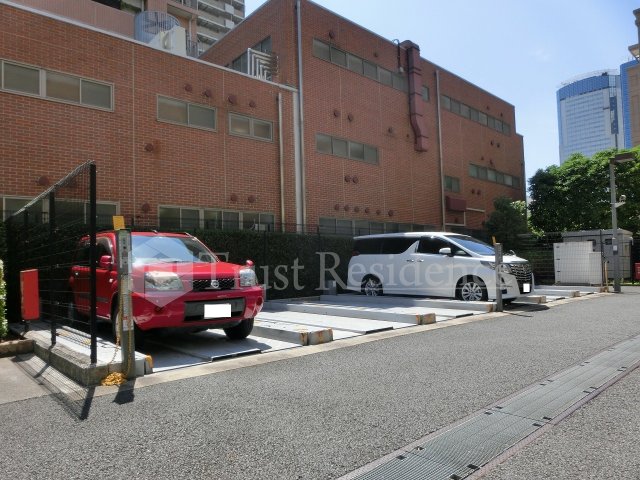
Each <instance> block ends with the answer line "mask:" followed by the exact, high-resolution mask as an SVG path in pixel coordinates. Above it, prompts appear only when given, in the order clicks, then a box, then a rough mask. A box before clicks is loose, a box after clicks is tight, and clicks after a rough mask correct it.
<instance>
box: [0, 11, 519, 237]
mask: <svg viewBox="0 0 640 480" xmlns="http://www.w3.org/2000/svg"><path fill="white" fill-rule="evenodd" d="M30 1H31V2H33V0H30ZM168 3H171V2H168ZM0 12H1V13H2V18H3V19H5V22H3V23H4V24H5V30H4V32H3V36H2V37H1V38H2V40H1V42H0V60H1V62H2V78H3V83H2V84H1V88H0V112H1V114H2V118H3V119H4V121H3V123H2V126H0V129H2V135H0V152H1V153H2V158H3V162H2V164H0V178H2V180H1V181H0V197H1V198H2V202H3V204H2V208H3V209H4V210H5V211H13V210H15V209H16V208H18V207H19V206H21V205H22V204H24V203H25V202H26V201H27V200H28V199H29V198H32V197H34V196H35V195H37V194H38V193H39V192H40V191H42V190H43V187H44V186H45V185H47V184H50V183H51V182H54V181H56V180H58V179H59V178H61V177H62V176H64V175H65V174H66V173H67V172H69V171H71V170H72V169H73V168H74V167H75V166H77V165H78V164H80V163H82V162H84V161H86V160H94V161H95V162H96V164H97V167H98V199H99V203H100V205H99V212H101V213H103V214H105V215H107V214H112V213H120V214H123V215H125V216H126V217H127V219H130V220H129V221H130V222H131V221H132V222H135V223H137V224H156V225H160V227H180V228H190V227H193V226H197V225H200V226H208V227H222V228H250V227H255V225H263V226H264V228H276V229H277V228H280V225H282V224H288V225H294V224H297V225H301V224H303V225H305V226H307V227H310V228H315V226H317V225H319V226H320V227H321V229H322V230H323V231H326V232H339V233H347V234H351V233H368V232H380V231H398V230H410V229H424V228H429V229H431V228H435V229H441V228H443V226H444V227H445V228H446V229H457V228H466V229H480V228H482V224H483V221H484V220H486V218H487V216H488V214H489V213H490V212H491V210H492V205H493V200H494V198H496V197H497V196H501V195H506V196H509V197H511V198H514V199H524V191H525V178H524V156H523V146H522V137H521V136H520V135H518V134H517V133H516V128H515V112H514V107H513V106H512V105H510V104H508V103H507V102H505V101H503V100H501V99H499V98H497V97H495V96H494V95H491V94H490V93H488V92H486V91H484V90H482V89H479V88H478V87H476V86H474V85H473V84H471V83H469V82H468V81H466V80H464V79H462V78H460V77H457V76H456V75H454V74H452V73H451V72H448V71H446V70H444V69H442V68H441V67H439V66H437V65H434V64H432V63H430V62H429V61H427V60H425V59H423V58H421V57H420V53H419V47H418V46H417V45H415V44H413V43H412V42H410V41H405V42H391V41H388V40H386V39H383V38H381V37H379V36H377V35H375V34H374V33H372V32H370V31H368V30H366V29H364V28H362V27H359V26H358V25H356V24H354V23H352V22H350V21H348V20H346V19H344V18H342V17H339V16H337V15H335V14H334V13H332V12H330V11H328V10H326V9H324V8H322V7H320V6H319V5H317V4H314V3H312V2H310V1H307V0H301V1H299V2H297V1H295V0H271V1H269V2H267V3H266V4H264V5H263V6H262V7H261V8H260V9H259V10H257V11H256V12H254V14H252V15H251V16H249V17H248V18H246V19H245V21H244V22H242V23H241V24H240V25H239V26H238V27H237V28H235V29H234V30H232V31H231V32H229V33H228V34H227V35H226V36H225V37H223V38H222V39H221V40H219V41H218V42H217V43H216V44H215V45H214V46H213V47H212V48H211V49H209V50H208V51H207V52H205V53H204V54H203V55H202V56H201V57H200V58H199V59H195V58H190V57H187V56H182V55H176V54H173V53H169V52H166V51H163V50H162V49H158V48H153V47H152V46H150V45H146V44H144V43H142V42H139V41H135V40H133V39H132V38H129V37H127V36H126V35H122V34H118V33H113V32H112V31H106V30H104V29H101V28H98V27H100V25H97V26H89V25H87V24H86V23H81V22H79V21H77V20H70V19H69V18H66V17H64V16H57V15H53V14H51V13H47V12H45V11H43V10H36V9H32V8H27V7H25V6H24V5H18V4H17V3H10V2H6V1H4V0H2V1H0ZM27 30H28V31H30V35H29V37H28V38H27V37H25V36H24V32H25V31H27ZM25 45H27V48H25ZM248 49H251V50H248ZM236 70H240V72H238V71H236ZM43 210H46V205H43Z"/></svg>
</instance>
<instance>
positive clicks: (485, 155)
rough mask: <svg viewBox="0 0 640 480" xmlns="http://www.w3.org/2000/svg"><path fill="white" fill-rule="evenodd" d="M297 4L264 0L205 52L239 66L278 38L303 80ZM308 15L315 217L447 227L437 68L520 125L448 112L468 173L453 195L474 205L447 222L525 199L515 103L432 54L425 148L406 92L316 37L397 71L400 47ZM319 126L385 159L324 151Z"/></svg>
mask: <svg viewBox="0 0 640 480" xmlns="http://www.w3.org/2000/svg"><path fill="white" fill-rule="evenodd" d="M295 3H296V2H295V1H293V0H272V1H271V2H269V3H267V4H265V5H263V6H262V7H261V8H260V9H259V10H257V11H256V12H255V13H254V14H252V15H251V16H250V17H248V18H247V19H245V21H244V22H243V24H242V25H241V27H240V28H237V29H235V30H234V31H232V32H230V33H229V34H228V35H227V36H225V37H224V38H223V39H222V40H220V41H219V42H218V43H217V44H216V45H215V46H214V47H213V48H211V49H210V50H209V51H208V52H207V53H205V55H204V56H203V58H205V59H207V60H210V61H212V62H216V63H221V64H230V63H231V61H232V60H233V59H234V58H236V57H238V56H239V55H241V54H242V53H243V52H244V51H245V50H246V48H247V47H249V46H251V45H254V44H256V43H257V42H259V41H261V40H263V39H264V38H266V37H268V36H271V39H272V44H273V51H274V53H276V54H277V55H278V58H279V62H278V63H279V73H278V76H277V77H276V78H275V79H276V80H277V81H279V82H283V83H288V84H293V85H297V64H296V62H297V60H296V57H297V51H296V49H297V39H296V33H297V29H296V18H295V15H296V11H295ZM301 15H302V55H303V90H304V115H305V124H304V133H305V137H304V144H305V166H306V173H307V176H306V178H307V182H306V191H307V201H306V204H307V221H308V222H316V221H318V219H320V218H327V217H328V218H336V219H344V220H352V221H354V222H356V221H361V222H367V221H368V222H383V223H402V224H407V225H411V224H416V225H422V226H432V227H437V228H439V227H440V226H441V225H442V199H441V194H440V189H441V187H440V175H439V162H440V154H439V143H438V114H437V113H438V110H437V98H438V95H437V92H436V82H435V73H436V70H438V71H439V75H440V83H441V93H442V94H443V95H448V96H450V97H452V98H455V99H457V100H459V101H461V102H464V103H465V104H466V105H469V106H473V107H474V108H477V109H478V110H481V111H483V112H487V113H488V114H492V115H493V116H495V117H496V118H500V119H502V120H503V121H505V122H507V123H509V124H510V126H511V132H510V134H509V135H504V134H502V133H498V132H496V131H495V130H492V129H490V128H488V127H487V126H484V125H481V124H479V123H477V122H474V121H472V120H469V119H468V118H464V117H462V116H460V115H457V114H454V113H451V112H449V111H442V115H441V120H442V132H443V133H442V154H443V164H444V173H445V175H450V176H455V177H456V178H458V179H459V181H460V192H447V193H446V195H448V196H451V197H453V198H458V199H464V200H466V203H467V207H468V208H469V210H467V209H465V210H464V211H449V212H447V213H446V222H447V223H448V224H457V225H464V226H466V227H468V228H474V229H476V228H482V222H483V221H484V220H485V219H486V218H487V216H488V214H489V213H490V212H491V211H492V210H493V200H494V199H495V198H496V197H498V196H501V195H506V196H509V197H511V198H514V199H524V184H525V178H524V155H523V145H522V137H521V136H520V135H518V134H517V133H516V128H515V112H514V108H513V106H512V105H509V104H508V103H506V102H504V101H503V100H501V99H499V98H497V97H495V96H494V95H491V94H490V93H488V92H485V91H483V90H481V89H479V88H478V87H476V86H474V85H473V84H471V83H469V82H468V81H465V80H463V79H461V78H459V77H457V76H456V75H454V74H452V73H450V72H448V71H446V70H443V69H441V68H440V67H438V66H436V65H433V64H432V63H430V62H428V61H427V60H424V59H422V60H421V69H422V84H423V85H424V86H426V87H428V88H429V92H430V99H429V101H426V102H423V105H422V106H423V108H424V126H425V128H426V135H427V137H428V143H427V144H428V148H427V151H425V152H417V151H416V150H415V148H414V142H415V137H414V132H413V130H412V126H411V123H410V117H409V106H408V104H409V102H408V95H407V93H406V92H403V91H400V90H397V89H394V88H392V87H390V86H387V85H384V84H381V83H379V82H377V81H375V80H372V79H370V78H368V77H366V76H364V75H362V74H358V73H354V72H353V71H351V70H349V69H348V68H345V67H343V66H340V65H336V64H333V63H332V62H330V61H327V60H323V59H320V58H317V57H316V56H315V55H314V53H313V41H314V39H317V40H321V41H322V42H325V43H327V44H331V45H332V46H335V47H336V48H338V49H340V50H342V51H345V52H348V53H351V54H353V55H356V56H357V57H359V58H361V59H363V60H366V61H369V62H371V63H374V64H376V65H379V66H381V67H383V68H385V69H387V70H389V71H390V72H397V69H398V46H397V45H396V44H395V43H393V42H390V41H389V40H387V39H384V38H382V37H380V36H378V35H375V34H374V33H372V32H370V31H368V30H366V29H364V28H362V27H360V26H358V25H356V24H354V23H353V22H350V21H349V20H346V19H344V18H342V17H340V16H337V15H335V14H334V13H332V12H331V11H329V10H326V9H324V8H323V7H320V6H319V5H316V4H314V3H313V2H308V1H303V2H302V4H301ZM400 64H401V66H402V67H403V69H404V71H405V72H406V71H407V56H406V50H405V49H404V48H401V49H400ZM318 133H322V134H327V135H331V136H335V137H338V138H342V139H348V140H353V141H357V142H361V143H364V144H369V145H373V146H376V147H377V148H378V150H379V156H380V159H379V164H378V165H370V164H367V163H364V162H360V161H356V160H350V159H345V158H341V157H337V156H333V155H327V154H324V153H320V152H318V151H317V149H316V134H318ZM470 163H474V164H478V165H486V167H487V168H494V169H496V170H497V169H499V170H500V171H501V172H504V173H507V174H510V175H513V176H517V177H519V180H520V186H519V187H517V188H512V187H507V186H504V185H499V184H496V183H494V182H490V181H487V180H481V179H476V178H471V177H470V176H469V164H470ZM354 178H355V179H356V182H354Z"/></svg>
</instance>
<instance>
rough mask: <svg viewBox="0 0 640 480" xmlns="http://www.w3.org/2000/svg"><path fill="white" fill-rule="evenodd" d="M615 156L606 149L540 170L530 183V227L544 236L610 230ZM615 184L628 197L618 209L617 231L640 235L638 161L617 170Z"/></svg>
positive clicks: (623, 165)
mask: <svg viewBox="0 0 640 480" xmlns="http://www.w3.org/2000/svg"><path fill="white" fill-rule="evenodd" d="M615 153H616V150H605V151H602V152H599V153H597V154H595V155H594V156H593V157H591V158H589V157H585V156H583V155H581V154H574V155H572V156H571V157H570V158H569V160H567V161H566V162H565V163H564V164H562V165H560V166H556V165H552V166H550V167H547V168H546V169H544V170H542V169H541V170H538V171H537V172H536V174H535V175H534V176H533V177H531V178H530V179H529V194H530V197H531V202H530V204H529V211H530V213H531V216H530V222H531V226H532V228H534V229H536V230H540V231H543V232H562V231H566V230H594V229H608V228H611V199H610V191H609V159H610V158H611V156H613V155H614V154H615ZM634 153H635V154H636V156H637V155H638V151H635V152H634ZM616 184H617V186H616V187H617V190H618V193H620V194H622V193H624V194H625V195H626V197H627V202H626V204H625V205H624V206H622V207H620V208H619V209H618V226H619V227H620V228H624V229H627V230H631V231H632V232H638V231H640V218H639V217H638V216H639V215H640V162H639V161H635V162H629V163H625V164H622V165H618V166H617V167H616Z"/></svg>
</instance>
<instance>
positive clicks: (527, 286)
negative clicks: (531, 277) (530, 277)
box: [522, 283, 531, 293]
mask: <svg viewBox="0 0 640 480" xmlns="http://www.w3.org/2000/svg"><path fill="white" fill-rule="evenodd" d="M522 290H523V291H524V293H529V292H531V284H530V283H525V284H523V285H522Z"/></svg>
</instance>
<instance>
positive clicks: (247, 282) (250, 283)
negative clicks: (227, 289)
mask: <svg viewBox="0 0 640 480" xmlns="http://www.w3.org/2000/svg"><path fill="white" fill-rule="evenodd" d="M257 284H258V277H256V272H254V271H253V270H252V269H250V268H243V269H242V270H240V286H241V287H254V286H256V285H257Z"/></svg>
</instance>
